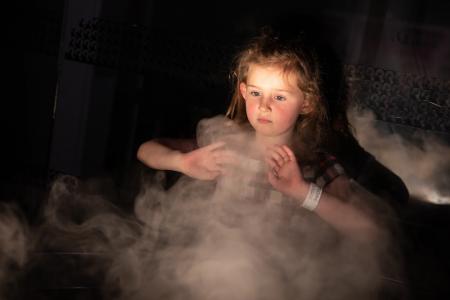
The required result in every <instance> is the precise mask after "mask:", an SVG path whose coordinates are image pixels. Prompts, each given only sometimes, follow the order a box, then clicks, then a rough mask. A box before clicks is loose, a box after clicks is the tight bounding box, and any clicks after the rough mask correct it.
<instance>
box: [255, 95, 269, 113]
mask: <svg viewBox="0 0 450 300" xmlns="http://www.w3.org/2000/svg"><path fill="white" fill-rule="evenodd" d="M258 108H259V109H260V110H261V111H270V110H271V109H270V97H263V98H262V99H261V101H260V102H259V107H258Z"/></svg>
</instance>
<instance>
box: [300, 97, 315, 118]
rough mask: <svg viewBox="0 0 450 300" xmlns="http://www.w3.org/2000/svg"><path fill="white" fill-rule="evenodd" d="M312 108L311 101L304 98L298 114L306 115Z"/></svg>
mask: <svg viewBox="0 0 450 300" xmlns="http://www.w3.org/2000/svg"><path fill="white" fill-rule="evenodd" d="M312 110H313V107H312V105H311V102H310V100H309V99H305V101H303V103H302V104H300V114H301V115H307V114H309V113H311V112H312Z"/></svg>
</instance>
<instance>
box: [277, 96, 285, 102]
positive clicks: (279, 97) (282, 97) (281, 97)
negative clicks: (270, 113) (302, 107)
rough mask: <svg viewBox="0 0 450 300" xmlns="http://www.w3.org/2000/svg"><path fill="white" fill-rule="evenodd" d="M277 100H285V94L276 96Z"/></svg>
mask: <svg viewBox="0 0 450 300" xmlns="http://www.w3.org/2000/svg"><path fill="white" fill-rule="evenodd" d="M275 100H277V101H284V100H286V97H284V96H275Z"/></svg>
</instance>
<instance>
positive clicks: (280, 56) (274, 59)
mask: <svg viewBox="0 0 450 300" xmlns="http://www.w3.org/2000/svg"><path fill="white" fill-rule="evenodd" d="M232 74H233V76H234V79H235V88H234V94H233V96H232V100H231V104H230V106H229V108H228V111H227V114H226V117H227V118H228V120H229V121H228V122H224V123H223V126H224V127H227V126H228V127H235V128H240V129H242V130H250V131H251V132H252V136H251V139H252V140H253V143H249V146H248V147H247V148H241V149H238V151H243V152H241V153H236V150H237V149H230V147H229V145H228V143H227V139H226V137H225V138H223V139H221V138H220V137H219V138H218V141H216V142H212V143H211V142H199V141H195V140H170V139H159V140H150V141H147V142H145V143H143V144H142V145H141V146H140V147H139V150H138V153H137V157H138V159H139V160H140V161H141V162H143V163H144V164H145V165H147V166H149V167H151V168H154V169H159V170H173V171H178V172H181V173H183V174H185V175H188V176H190V177H192V178H196V179H200V180H217V179H220V178H223V177H227V176H231V175H230V172H229V170H230V166H233V165H234V166H236V163H237V162H240V163H241V162H242V161H241V160H239V159H238V157H240V156H242V154H244V155H245V154H248V155H247V156H248V157H250V159H252V160H254V161H259V162H265V163H264V166H265V168H264V170H265V179H266V181H267V182H268V183H270V186H271V188H272V189H273V190H275V191H278V192H279V193H281V194H282V195H283V199H284V200H283V201H291V202H292V203H294V204H297V205H298V206H301V207H303V208H304V209H306V210H309V211H312V212H314V213H315V214H316V215H317V216H318V217H319V218H320V219H322V220H323V221H325V222H326V223H328V224H330V225H331V226H332V227H334V228H335V229H337V230H338V231H339V232H341V233H343V234H344V235H347V236H350V237H352V238H353V239H355V240H358V241H362V242H368V241H374V240H376V239H377V238H379V237H380V235H381V232H382V228H380V226H379V225H378V222H377V220H376V219H375V216H374V213H373V211H371V209H373V207H371V206H370V205H365V202H364V201H365V200H367V198H368V195H369V194H368V193H366V192H365V191H364V190H363V189H360V188H359V187H357V185H356V183H355V182H354V181H352V180H351V179H350V178H349V177H347V176H346V174H345V171H344V169H343V168H342V167H341V165H339V164H338V162H337V161H336V159H335V158H334V157H333V156H332V153H330V152H331V151H332V147H331V144H332V143H330V141H331V140H333V129H332V126H331V120H329V117H328V115H329V111H328V105H327V103H326V101H325V100H324V98H323V97H322V95H321V91H320V86H321V82H320V80H321V77H320V69H319V64H318V61H317V58H316V57H315V56H314V53H312V52H311V51H309V50H308V48H307V47H305V45H303V42H302V41H301V39H290V40H283V39H282V38H280V37H279V36H275V35H272V34H271V33H268V32H266V33H263V34H262V35H261V36H260V37H257V38H255V39H254V40H252V41H251V42H250V43H249V44H248V46H247V47H246V48H245V49H244V50H242V51H241V52H240V53H239V54H238V55H237V57H236V61H235V68H234V71H233V73H232ZM347 125H348V124H344V126H341V127H342V128H341V129H342V130H344V131H345V130H348V126H347ZM216 139H217V138H216ZM208 143H209V144H208ZM362 198H364V199H362ZM369 198H370V196H369Z"/></svg>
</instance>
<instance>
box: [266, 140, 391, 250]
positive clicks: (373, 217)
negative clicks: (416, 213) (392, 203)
mask: <svg viewBox="0 0 450 300" xmlns="http://www.w3.org/2000/svg"><path fill="white" fill-rule="evenodd" d="M266 160H267V163H268V164H269V166H270V168H271V170H270V171H269V172H268V180H269V182H270V183H271V184H272V186H273V187H274V188H275V189H277V190H278V191H280V192H282V193H283V194H285V195H287V196H289V197H291V198H293V199H294V200H295V201H297V202H298V203H299V205H302V204H303V202H304V200H305V198H306V197H307V194H308V191H309V188H310V183H308V182H306V181H305V180H304V179H303V176H302V174H301V170H300V168H299V167H298V164H297V161H296V158H295V155H294V154H293V152H292V151H291V150H290V149H289V148H288V147H287V146H275V147H273V148H272V149H271V150H269V153H268V156H267V158H266ZM378 200H379V199H377V198H376V197H375V196H374V195H372V194H371V193H369V192H367V191H366V190H365V189H363V188H362V187H360V186H359V185H358V184H357V183H356V182H354V181H352V180H350V179H349V178H348V177H346V176H344V175H340V176H338V177H337V178H335V179H334V180H333V181H332V182H331V183H329V184H328V185H327V186H326V187H325V189H324V190H323V191H322V194H321V196H320V199H319V202H318V205H317V206H316V207H315V208H314V212H315V213H316V214H317V215H318V216H319V217H320V218H321V219H323V220H324V221H325V222H327V223H329V224H330V225H332V226H333V227H334V228H336V229H337V230H338V231H340V232H341V233H343V234H344V235H347V236H350V237H352V238H354V239H356V240H360V241H366V242H370V241H374V240H377V239H379V238H381V235H382V234H383V233H384V229H385V228H383V227H382V226H381V222H379V220H378V218H379V217H380V216H379V215H378V214H379V212H383V213H384V212H386V211H385V210H384V208H383V209H381V208H382V207H381V205H382V201H378Z"/></svg>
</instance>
